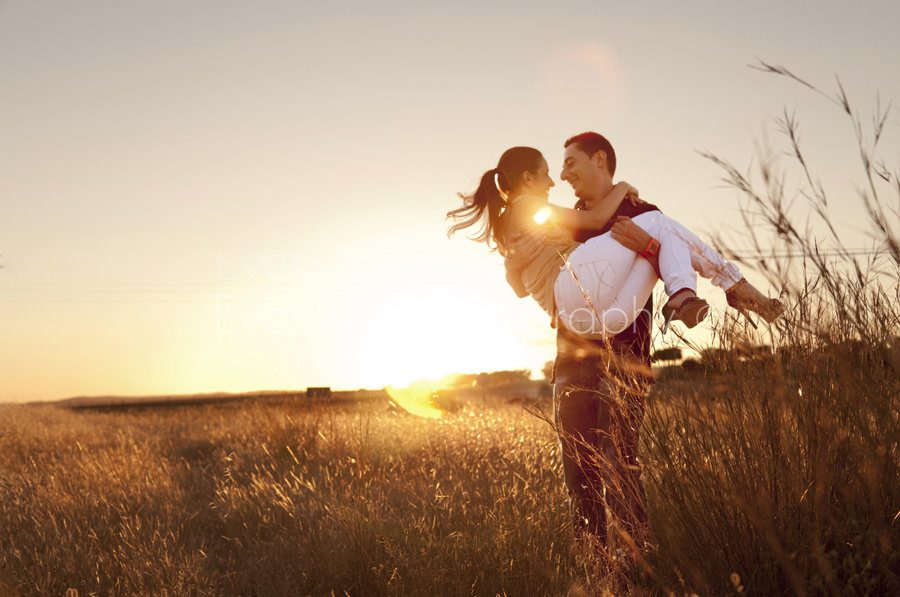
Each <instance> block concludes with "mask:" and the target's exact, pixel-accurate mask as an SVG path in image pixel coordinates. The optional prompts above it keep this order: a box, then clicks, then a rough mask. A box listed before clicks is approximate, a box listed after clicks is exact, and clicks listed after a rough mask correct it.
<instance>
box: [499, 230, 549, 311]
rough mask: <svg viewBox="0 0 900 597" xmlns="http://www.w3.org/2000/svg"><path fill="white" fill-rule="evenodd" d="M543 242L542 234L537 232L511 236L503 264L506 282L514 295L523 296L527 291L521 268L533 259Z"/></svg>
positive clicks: (526, 294)
mask: <svg viewBox="0 0 900 597" xmlns="http://www.w3.org/2000/svg"><path fill="white" fill-rule="evenodd" d="M543 244H544V239H543V237H542V235H540V234H538V233H522V234H519V235H516V236H515V237H513V238H512V240H511V242H510V244H509V246H508V247H507V251H506V257H505V258H504V260H503V265H504V267H505V268H506V282H507V283H508V284H509V285H510V286H512V289H513V290H514V291H515V293H516V296H518V297H519V298H525V297H526V296H528V291H527V290H526V289H525V284H524V283H523V282H522V270H524V269H525V266H526V265H528V264H529V263H531V262H532V261H534V259H535V258H536V257H537V256H538V253H540V251H541V247H542V246H543Z"/></svg>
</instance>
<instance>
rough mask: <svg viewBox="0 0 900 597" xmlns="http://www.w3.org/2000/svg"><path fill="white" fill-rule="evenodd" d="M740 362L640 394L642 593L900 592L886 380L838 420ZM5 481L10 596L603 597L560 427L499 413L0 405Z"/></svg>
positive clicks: (359, 405)
mask: <svg viewBox="0 0 900 597" xmlns="http://www.w3.org/2000/svg"><path fill="white" fill-rule="evenodd" d="M826 360H827V359H826ZM804 362H806V363H807V364H809V363H813V362H814V361H813V360H811V358H810V357H809V356H807V357H806V358H805V360H804ZM832 364H833V363H832ZM820 365H821V366H822V367H829V366H831V364H829V363H827V362H826V363H820ZM869 365H870V366H873V364H872V363H870V364H869ZM882 365H883V366H885V367H890V366H892V365H891V363H889V362H887V361H885V362H884V363H882ZM778 366H779V367H782V368H783V369H784V368H787V369H790V367H791V364H790V361H789V359H787V358H785V359H782V360H780V361H778ZM731 367H732V369H731V370H728V371H726V372H725V373H718V374H715V375H708V376H707V377H705V378H702V379H701V380H700V381H698V379H697V378H695V379H693V380H677V379H676V380H672V381H667V382H664V383H661V384H658V386H657V387H656V389H655V390H654V393H653V395H652V397H651V407H650V408H649V411H648V415H647V417H646V420H645V430H644V446H643V456H644V462H645V466H646V471H645V478H646V482H647V486H648V492H649V500H650V511H651V516H652V522H653V526H654V531H655V532H656V534H657V538H658V541H659V544H660V549H659V551H658V552H657V553H656V554H655V555H653V556H652V557H651V559H650V561H649V562H648V565H649V566H650V568H649V570H648V571H646V572H645V573H644V574H643V580H642V586H644V587H645V588H646V590H647V591H648V592H651V593H660V594H664V593H668V592H674V593H676V594H690V593H694V592H697V593H700V594H724V593H737V592H749V593H759V594H772V593H773V592H795V591H796V592H800V593H803V592H812V593H816V592H820V591H826V592H827V591H832V590H844V589H846V590H851V591H852V592H853V593H854V594H865V593H870V594H877V593H880V592H882V591H888V590H896V589H900V583H898V579H897V576H896V570H897V569H898V564H900V561H898V557H897V549H896V546H897V541H898V533H897V528H898V527H897V524H896V517H895V516H894V514H895V512H896V509H897V507H898V496H900V491H898V483H897V477H896V474H897V444H896V439H897V435H896V433H897V410H896V406H897V381H896V377H893V378H890V377H888V374H889V371H887V370H885V371H884V372H883V376H882V379H883V380H884V381H885V382H890V383H892V385H890V386H889V387H888V386H885V387H883V388H874V389H875V390H876V391H877V393H871V394H869V395H868V398H870V399H871V398H872V397H874V396H882V397H887V398H886V399H885V401H884V402H883V403H881V404H878V403H874V404H873V403H868V406H865V407H863V408H861V409H860V408H858V409H856V412H855V413H854V412H836V411H835V410H834V409H835V407H836V406H838V405H839V404H840V403H841V401H842V400H844V399H846V396H844V395H843V394H841V393H840V392H833V393H831V394H830V395H819V396H817V395H816V391H817V388H816V387H815V386H807V387H808V388H809V389H808V390H804V391H803V397H802V398H801V397H799V396H798V393H797V389H796V388H793V387H790V388H785V386H784V385H783V382H784V378H780V381H779V383H775V384H771V385H769V386H767V382H766V379H769V380H771V379H772V378H771V376H770V375H769V374H770V373H771V371H772V369H771V367H768V368H761V367H759V366H758V363H740V362H735V363H733V364H732V365H731ZM809 369H810V367H804V368H802V369H798V370H796V371H795V373H798V372H800V371H801V370H809ZM813 369H815V367H813ZM782 374H785V375H786V373H785V372H784V371H782ZM891 379H892V382H891ZM725 380H731V382H730V383H728V384H723V383H722V382H723V381H725ZM845 382H847V383H852V380H845ZM794 383H803V380H802V379H795V380H794ZM750 391H752V392H753V394H752V398H751V394H750V393H749V392H750ZM885 392H887V393H885ZM870 407H871V408H870ZM545 408H547V405H545ZM882 409H893V410H887V411H884V410H882ZM885 415H886V416H887V419H886V420H884V421H881V422H879V421H877V420H875V418H874V417H877V416H882V417H883V416H885ZM838 424H839V425H840V428H843V429H845V432H844V433H841V432H840V430H839V429H840V428H838V427H836V426H837V425H838ZM885 434H894V435H893V436H890V435H885ZM891 437H892V441H893V443H891V442H889V441H886V438H888V439H891ZM848 451H849V454H850V457H847V456H842V454H843V453H844V452H848ZM820 465H821V466H820ZM0 472H2V476H0V528H2V529H3V531H4V532H3V534H2V536H0V574H2V581H3V582H5V583H6V585H8V586H9V587H11V588H13V589H15V590H16V591H17V592H19V593H20V594H23V595H30V594H59V595H61V594H64V593H65V591H66V590H67V589H69V588H74V589H77V590H78V591H79V594H81V595H87V594H91V593H97V594H108V593H115V594H133V593H141V594H163V593H166V594H170V595H183V594H217V595H238V594H241V595H288V594H290V595H293V594H297V595H306V594H313V595H328V594H331V593H332V592H333V593H334V594H336V595H343V594H345V593H346V594H350V595H426V594H435V595H470V594H474V595H495V594H501V595H503V594H506V595H538V594H540V595H565V594H567V593H571V594H598V593H600V592H602V591H603V590H604V588H608V587H609V585H608V584H607V581H606V580H604V578H603V577H602V576H600V575H599V574H598V573H596V572H595V569H594V568H593V567H592V566H591V565H590V558H589V557H586V556H587V554H585V553H584V552H583V551H584V548H583V547H581V546H576V545H575V544H573V533H572V529H571V524H570V520H569V514H568V506H567V497H566V495H565V490H564V485H563V482H562V477H561V464H560V458H559V448H558V444H557V441H556V436H555V433H554V431H553V429H551V427H550V426H549V425H548V424H547V423H545V422H544V421H542V420H540V419H539V418H538V417H535V416H533V415H532V414H529V413H527V412H526V411H525V410H524V409H523V408H522V407H521V406H509V405H503V404H502V401H501V402H500V403H499V404H498V405H497V406H496V407H490V406H483V405H480V406H478V407H474V408H473V407H463V408H461V409H459V410H457V411H456V412H455V413H453V414H450V415H448V416H446V417H444V418H442V419H440V420H431V419H423V418H418V417H413V416H411V415H408V414H406V413H404V412H402V411H399V410H398V409H396V408H391V407H390V406H389V404H388V402H387V401H386V400H378V399H372V398H370V399H367V400H363V401H359V402H353V401H349V400H348V401H335V404H333V405H323V406H313V407H308V406H307V405H306V404H305V401H298V400H296V399H289V398H288V399H277V398H268V399H265V400H255V401H247V402H233V403H227V404H216V405H202V406H178V407H164V408H148V409H132V410H120V411H116V410H109V411H92V410H86V411H72V410H68V409H62V408H58V407H53V406H6V407H2V410H0ZM579 550H581V552H579ZM582 591H584V592H585V593H582Z"/></svg>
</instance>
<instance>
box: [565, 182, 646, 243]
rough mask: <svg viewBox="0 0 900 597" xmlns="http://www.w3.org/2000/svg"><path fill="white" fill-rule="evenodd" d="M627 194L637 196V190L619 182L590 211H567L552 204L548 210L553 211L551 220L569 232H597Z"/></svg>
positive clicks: (610, 217)
mask: <svg viewBox="0 0 900 597" xmlns="http://www.w3.org/2000/svg"><path fill="white" fill-rule="evenodd" d="M628 194H634V195H637V190H636V189H635V188H634V187H632V186H631V185H630V184H628V183H627V182H620V183H618V184H616V186H614V187H613V189H612V191H610V192H609V194H608V195H607V196H606V197H604V198H603V199H601V200H600V201H598V202H597V205H595V206H594V207H592V208H591V209H585V210H578V209H569V208H567V207H560V206H558V205H553V204H550V209H551V210H553V220H554V221H555V222H556V223H557V224H559V225H560V226H562V227H563V228H566V229H568V230H571V231H575V230H599V229H601V228H603V227H604V226H606V224H607V223H608V222H609V221H610V219H612V217H613V215H614V214H615V213H616V210H618V209H619V205H621V204H622V201H623V200H624V199H625V196H626V195H628Z"/></svg>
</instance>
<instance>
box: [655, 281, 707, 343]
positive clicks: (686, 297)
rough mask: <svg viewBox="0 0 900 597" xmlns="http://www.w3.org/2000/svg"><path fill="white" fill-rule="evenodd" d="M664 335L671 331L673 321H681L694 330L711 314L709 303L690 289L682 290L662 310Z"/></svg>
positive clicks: (673, 295) (670, 298)
mask: <svg viewBox="0 0 900 597" xmlns="http://www.w3.org/2000/svg"><path fill="white" fill-rule="evenodd" d="M662 314H663V319H664V320H665V321H664V323H663V330H662V331H663V334H665V333H666V330H668V329H669V324H670V323H671V322H672V321H675V320H677V321H680V322H682V323H683V324H684V325H685V326H687V327H689V328H692V327H694V326H695V325H697V324H698V323H700V322H701V321H703V320H704V319H706V316H707V315H708V314H709V303H707V302H706V301H705V300H703V299H702V298H700V297H698V296H697V293H695V292H694V291H693V290H691V289H690V288H682V289H681V290H678V291H676V292H675V293H674V294H672V296H671V297H669V301H668V302H667V303H666V304H665V305H663V308H662Z"/></svg>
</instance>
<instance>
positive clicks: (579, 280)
mask: <svg viewBox="0 0 900 597" xmlns="http://www.w3.org/2000/svg"><path fill="white" fill-rule="evenodd" d="M615 171H616V153H615V150H614V149H613V147H612V145H611V144H610V142H609V141H608V140H607V139H606V138H605V137H604V136H602V135H600V134H598V133H594V132H587V133H582V134H580V135H576V136H574V137H571V138H569V139H568V140H567V141H566V142H565V156H564V160H563V164H562V172H561V174H560V178H561V179H562V180H564V181H566V182H568V183H569V184H570V185H571V186H572V189H573V190H574V191H575V195H576V197H578V202H577V203H576V205H575V208H574V209H568V208H565V207H560V206H557V205H553V204H551V203H549V201H548V198H549V192H550V189H551V188H552V187H553V186H554V182H553V179H552V178H551V177H550V174H549V169H548V165H547V161H546V160H545V159H544V157H543V155H542V154H541V152H540V151H538V150H537V149H533V148H531V147H513V148H511V149H508V150H507V151H505V152H504V153H503V155H501V156H500V160H499V161H498V163H497V166H496V167H495V168H492V169H490V170H488V171H486V172H485V173H484V174H483V175H482V177H481V181H480V184H479V185H478V188H477V189H476V190H475V192H474V193H472V194H471V195H464V196H461V197H462V199H463V201H464V205H463V206H462V207H460V208H458V209H455V210H452V211H450V212H449V213H448V217H450V218H452V219H453V220H454V221H455V223H454V224H453V225H452V226H451V228H450V233H451V234H452V233H454V232H456V231H459V230H462V229H465V228H468V227H470V226H473V225H476V224H480V225H481V229H480V232H479V233H478V234H477V235H476V236H475V237H474V240H477V241H482V242H485V243H487V244H488V245H489V246H496V247H497V248H498V249H499V250H500V252H501V254H503V255H504V257H505V260H504V265H505V268H506V279H507V281H508V282H509V284H510V286H512V288H513V289H514V290H515V292H516V294H517V295H518V296H520V297H526V296H531V297H532V298H533V299H534V300H535V301H537V303H538V304H539V305H540V306H541V307H542V308H543V309H544V310H545V311H546V312H547V313H548V314H549V315H550V317H551V321H552V325H553V326H554V327H556V328H557V356H556V361H555V363H554V369H553V379H552V382H553V384H554V392H553V396H554V409H555V413H556V417H555V418H556V424H557V431H558V433H559V437H560V443H561V447H562V455H563V470H564V474H565V481H566V487H567V489H568V492H569V496H570V498H571V505H572V511H573V521H574V526H575V531H576V535H577V536H579V537H584V536H588V535H589V536H592V537H593V538H595V539H597V540H598V541H599V545H600V546H601V549H602V550H604V551H606V550H607V549H608V546H609V545H610V539H612V538H613V535H616V537H615V539H616V544H617V545H621V546H625V547H630V548H631V549H630V550H626V553H628V554H630V557H631V558H633V557H635V556H637V555H638V553H634V550H635V549H636V550H637V551H638V552H639V553H641V552H644V551H646V550H648V549H649V548H650V546H651V545H652V540H651V534H650V529H649V525H648V521H647V512H646V508H645V497H644V490H643V486H642V483H641V469H640V465H639V462H638V458H637V447H638V437H639V436H638V433H639V428H640V425H641V421H642V419H643V414H644V399H645V397H646V395H647V391H648V388H649V384H650V383H652V379H651V377H650V323H651V314H652V297H651V295H652V290H653V287H654V285H655V284H656V282H657V281H658V280H660V279H661V280H662V281H663V282H664V284H665V291H666V294H667V295H668V301H667V302H666V304H665V305H663V307H662V314H663V318H664V323H663V331H664V332H665V330H666V328H667V327H668V326H669V324H670V323H671V322H673V321H680V322H681V323H682V324H683V325H685V326H687V327H694V326H695V325H697V324H698V323H699V322H700V321H702V320H703V319H704V318H705V317H706V316H707V314H708V312H709V305H708V303H707V302H706V301H705V300H703V299H702V298H700V297H698V296H697V293H696V290H697V274H698V273H699V274H700V275H701V276H703V277H704V278H707V279H709V280H710V281H711V282H712V283H713V284H714V285H715V286H718V287H719V288H721V289H722V290H724V291H725V293H726V298H727V301H728V304H729V305H731V306H732V307H734V308H736V309H737V310H738V311H740V312H741V313H742V314H744V315H746V316H748V318H749V315H748V312H751V311H752V312H754V313H756V314H758V315H759V316H760V317H762V318H763V319H765V320H767V321H769V322H771V321H773V320H774V319H775V318H776V317H778V316H779V315H780V314H781V313H782V311H783V310H784V306H783V305H782V304H781V303H780V302H779V301H778V300H776V299H769V298H767V297H766V296H765V295H763V294H762V293H761V292H760V291H759V290H757V289H756V288H754V287H753V286H752V285H751V284H750V283H749V282H747V280H746V279H744V278H743V277H742V275H741V272H740V270H739V269H738V268H737V267H736V266H735V265H734V264H733V263H731V262H729V261H727V260H726V259H725V258H723V257H722V256H721V255H720V254H719V253H717V252H716V251H715V250H713V249H712V248H711V247H709V246H708V245H707V244H706V243H705V242H703V241H702V240H701V239H700V238H698V237H697V235H695V234H694V233H693V232H691V231H690V230H688V229H687V228H685V227H684V226H682V225H681V224H679V223H678V222H677V221H675V220H674V219H672V218H670V217H668V216H666V215H664V214H663V213H662V212H661V211H660V210H659V208H657V207H656V206H655V205H651V204H650V203H647V202H645V201H643V200H641V199H640V198H639V196H638V192H637V190H636V189H635V188H634V187H632V186H631V185H629V184H628V183H625V182H619V183H617V184H614V183H613V180H614V179H613V177H614V175H615ZM751 322H752V320H751ZM611 529H616V530H617V533H611V532H610V530H611ZM604 555H611V554H604ZM629 559H630V558H629Z"/></svg>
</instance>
